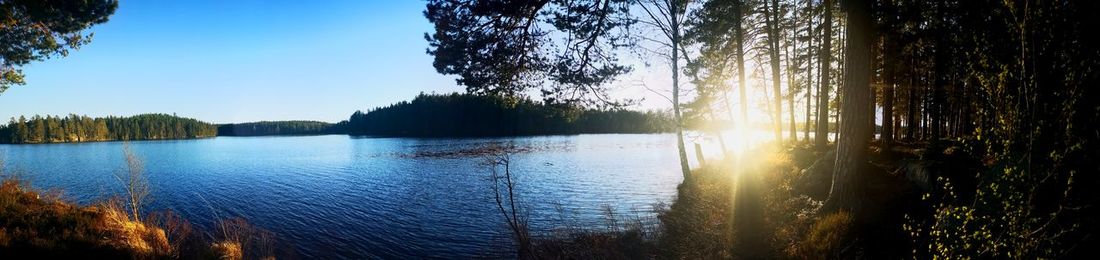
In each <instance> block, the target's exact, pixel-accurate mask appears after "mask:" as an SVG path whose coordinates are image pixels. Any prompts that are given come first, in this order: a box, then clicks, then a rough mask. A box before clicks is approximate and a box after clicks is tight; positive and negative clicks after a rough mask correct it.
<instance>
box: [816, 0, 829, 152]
mask: <svg viewBox="0 0 1100 260" xmlns="http://www.w3.org/2000/svg"><path fill="white" fill-rule="evenodd" d="M821 5H822V6H823V7H824V9H825V10H824V11H823V13H824V16H825V18H823V19H822V21H821V25H822V26H824V27H825V28H824V29H823V30H824V32H823V33H822V34H821V41H822V43H821V51H820V54H819V55H820V57H819V58H818V62H819V63H820V65H818V68H819V69H820V70H821V71H820V73H819V74H818V75H820V76H821V80H819V81H818V83H819V84H821V85H820V86H818V88H817V129H816V131H815V132H814V147H817V149H819V150H820V149H824V148H825V145H826V144H828V143H829V73H832V70H830V69H829V68H830V66H831V65H832V57H833V56H832V49H833V41H832V39H833V36H832V35H833V1H832V0H825V1H824V2H822V3H821Z"/></svg>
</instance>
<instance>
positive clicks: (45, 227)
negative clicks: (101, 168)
mask: <svg viewBox="0 0 1100 260" xmlns="http://www.w3.org/2000/svg"><path fill="white" fill-rule="evenodd" d="M126 214H127V213H126V212H125V211H124V210H121V209H120V208H119V207H115V206H113V205H111V204H109V203H103V204H100V205H94V206H86V207H80V206H75V205H73V204H69V203H66V202H63V201H61V200H59V199H57V198H56V197H49V196H47V197H43V196H42V195H40V194H39V193H37V192H35V191H32V190H30V189H28V188H27V187H26V186H25V185H24V183H23V182H21V181H19V180H14V179H7V180H3V182H2V183H0V258H6V259H10V258H15V257H17V256H29V255H34V256H41V257H47V258H53V257H62V258H82V257H88V256H102V257H106V258H159V257H162V256H167V255H168V253H169V251H170V250H171V249H170V247H169V245H168V242H167V237H166V233H165V232H164V230H163V229H160V228H158V227H154V226H151V225H147V224H146V223H142V222H135V221H130V220H129V218H128V217H127V215H126Z"/></svg>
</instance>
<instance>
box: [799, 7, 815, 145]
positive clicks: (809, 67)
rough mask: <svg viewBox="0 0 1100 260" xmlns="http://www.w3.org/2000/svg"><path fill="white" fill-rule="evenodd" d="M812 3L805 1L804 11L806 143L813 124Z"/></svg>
mask: <svg viewBox="0 0 1100 260" xmlns="http://www.w3.org/2000/svg"><path fill="white" fill-rule="evenodd" d="M813 2H814V1H809V0H807V1H806V10H807V15H808V16H807V17H806V35H807V36H808V37H809V41H807V44H806V50H808V51H810V52H807V54H809V55H806V125H805V126H806V129H803V131H802V133H803V139H806V142H810V128H811V124H812V122H813V119H812V118H811V117H810V116H811V111H810V110H811V108H812V107H813V106H812V103H813V98H812V96H811V93H812V92H813V90H814V77H813V75H814V62H813V58H812V57H813V53H812V50H813V49H814V13H813Z"/></svg>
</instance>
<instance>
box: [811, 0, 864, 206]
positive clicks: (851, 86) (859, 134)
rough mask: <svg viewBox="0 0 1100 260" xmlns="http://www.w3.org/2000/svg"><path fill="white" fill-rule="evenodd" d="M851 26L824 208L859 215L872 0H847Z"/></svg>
mask: <svg viewBox="0 0 1100 260" xmlns="http://www.w3.org/2000/svg"><path fill="white" fill-rule="evenodd" d="M844 10H845V11H846V12H847V15H846V16H845V17H847V20H848V21H847V24H848V26H847V29H846V34H847V36H846V37H845V43H844V49H846V50H845V57H844V60H845V62H844V86H843V88H842V89H841V93H840V94H841V98H842V99H843V100H844V103H842V104H841V119H840V127H839V129H838V130H839V135H838V136H837V137H838V138H837V153H836V154H837V155H836V164H835V166H834V169H833V185H832V188H831V189H830V190H829V197H828V198H827V199H826V200H825V204H824V205H823V208H825V209H826V210H840V209H844V210H849V211H850V212H853V214H857V215H858V211H859V209H860V207H861V206H862V205H861V201H863V200H865V198H864V197H863V196H861V194H860V192H861V189H862V187H860V186H859V183H860V182H861V181H862V180H863V179H864V178H865V174H864V173H865V171H866V169H865V168H864V167H865V166H866V165H867V164H868V162H867V150H868V144H869V141H870V140H868V139H869V137H870V133H871V131H872V128H871V125H869V124H867V122H868V117H870V116H872V115H873V114H872V112H871V111H870V106H869V102H870V98H871V42H872V39H873V36H872V35H873V32H872V29H873V28H872V18H871V1H870V0H845V1H844Z"/></svg>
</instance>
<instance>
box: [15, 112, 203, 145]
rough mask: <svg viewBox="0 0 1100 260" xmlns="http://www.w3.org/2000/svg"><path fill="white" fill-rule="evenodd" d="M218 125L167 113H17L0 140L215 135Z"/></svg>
mask: <svg viewBox="0 0 1100 260" xmlns="http://www.w3.org/2000/svg"><path fill="white" fill-rule="evenodd" d="M216 134H217V127H216V126H214V125H212V124H209V123H205V122H202V121H199V120H195V119H192V118H184V117H178V116H175V115H168V114H142V115H136V116H130V117H114V116H110V117H97V118H91V117H88V116H78V115H75V114H70V115H68V116H65V117H61V116H49V115H47V116H46V117H42V116H39V115H35V116H33V117H31V118H30V119H27V118H25V117H23V116H20V117H19V118H18V119H14V118H13V119H11V121H10V122H8V124H7V125H6V126H2V127H0V143H8V144H41V143H72V142H95V141H131V140H164V139H190V138H204V137H214V136H215V135H216Z"/></svg>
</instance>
